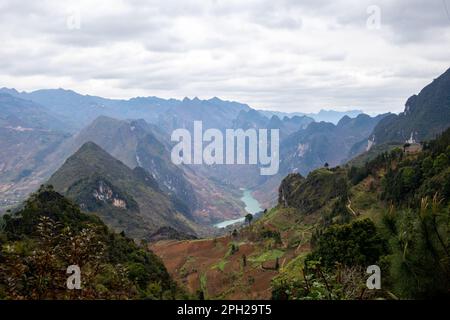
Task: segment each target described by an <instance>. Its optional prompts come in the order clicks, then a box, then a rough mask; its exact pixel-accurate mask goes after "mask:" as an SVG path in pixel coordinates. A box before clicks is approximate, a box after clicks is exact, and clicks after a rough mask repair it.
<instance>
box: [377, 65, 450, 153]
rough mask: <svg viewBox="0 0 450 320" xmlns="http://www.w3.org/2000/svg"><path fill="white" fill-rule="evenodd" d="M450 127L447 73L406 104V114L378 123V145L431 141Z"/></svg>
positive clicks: (448, 79) (448, 71)
mask: <svg viewBox="0 0 450 320" xmlns="http://www.w3.org/2000/svg"><path fill="white" fill-rule="evenodd" d="M449 126H450V69H448V70H447V71H446V72H445V73H444V74H442V75H441V76H439V77H438V78H437V79H435V80H434V81H433V82H432V83H430V84H429V85H428V86H426V87H425V88H423V89H422V91H420V93H419V94H418V95H413V96H412V97H410V98H409V99H408V101H406V105H405V111H404V112H402V113H401V114H399V115H398V116H397V115H390V116H388V117H386V118H385V119H383V120H382V121H380V123H379V124H378V125H377V126H376V127H375V129H374V131H373V136H374V139H375V142H376V143H377V144H382V143H386V142H394V141H395V142H406V141H407V140H415V141H417V142H419V141H424V140H429V139H433V138H434V137H436V135H437V134H439V133H441V132H443V131H444V130H445V129H447V128H448V127H449Z"/></svg>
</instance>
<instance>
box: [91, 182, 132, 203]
mask: <svg viewBox="0 0 450 320" xmlns="http://www.w3.org/2000/svg"><path fill="white" fill-rule="evenodd" d="M92 195H93V196H94V198H95V199H96V200H99V201H103V202H108V203H111V204H112V205H113V206H114V207H116V208H121V209H127V203H126V201H125V200H123V199H121V198H120V197H119V196H118V195H117V194H116V193H114V192H113V190H112V189H111V187H110V186H108V185H107V184H106V183H105V182H104V181H99V183H98V187H97V189H95V190H94V192H93V193H92Z"/></svg>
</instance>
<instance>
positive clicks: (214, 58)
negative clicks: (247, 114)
mask: <svg viewBox="0 0 450 320" xmlns="http://www.w3.org/2000/svg"><path fill="white" fill-rule="evenodd" d="M449 11H450V0H421V1H419V0H390V1H381V0H371V1H365V0H346V1H344V0H333V1H324V0H306V1H302V0H245V1H243V0H182V1H180V0H164V1H153V0H145V1H144V0H129V1H125V0H123V1H119V0H106V1H92V0H89V1H85V0H78V1H61V0H59V1H45V0H43V1H22V0H11V1H10V0H0V41H1V44H0V87H8V88H12V87H13V88H16V89H17V90H26V91H32V90H36V89H42V88H65V89H72V90H75V91H77V92H80V93H83V94H91V95H98V96H103V97H108V98H131V97H135V96H158V97H162V98H179V99H181V98H183V97H186V96H187V97H191V98H192V97H199V98H201V99H207V98H211V97H214V96H217V97H220V98H222V99H226V100H234V101H239V102H243V103H247V104H249V105H250V106H252V107H254V108H257V109H270V110H278V111H285V112H317V111H318V110H320V109H334V110H348V109H362V110H364V111H365V112H367V113H369V114H377V113H383V112H388V111H390V112H400V111H402V110H403V108H404V103H405V101H406V99H407V98H408V97H409V96H411V95H413V94H416V93H418V92H419V91H420V90H421V89H422V88H423V87H424V86H425V85H427V84H428V83H430V82H431V81H432V80H433V79H434V78H436V77H438V76H439V75H440V74H442V73H443V72H445V70H447V69H448V68H449V67H450V14H449Z"/></svg>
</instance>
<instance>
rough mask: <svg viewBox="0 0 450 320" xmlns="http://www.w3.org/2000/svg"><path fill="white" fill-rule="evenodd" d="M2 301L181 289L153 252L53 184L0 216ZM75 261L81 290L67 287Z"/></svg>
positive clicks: (156, 295)
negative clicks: (75, 202) (113, 230)
mask: <svg viewBox="0 0 450 320" xmlns="http://www.w3.org/2000/svg"><path fill="white" fill-rule="evenodd" d="M0 226H1V228H0V299H14V300H21V299H27V300H28V299H143V298H145V299H173V298H176V297H179V294H180V293H181V292H180V290H179V289H178V288H177V286H176V284H175V283H174V282H173V280H172V279H171V277H170V275H169V274H168V272H167V270H166V268H165V267H164V265H163V264H162V262H161V261H160V259H159V258H158V257H156V256H155V255H154V254H153V253H152V252H151V251H149V250H148V249H147V248H145V247H143V246H138V245H136V244H135V242H134V241H133V240H131V239H129V238H126V237H125V236H124V235H123V234H117V233H114V232H112V231H110V229H108V227H107V226H106V225H105V224H104V223H103V222H102V221H101V220H100V219H99V218H98V217H96V216H95V215H92V214H87V213H84V212H82V211H80V208H79V207H78V206H77V205H75V204H74V203H73V202H72V201H70V200H68V199H67V198H65V197H63V196H62V195H60V194H59V193H57V192H55V191H54V190H53V189H52V188H50V187H41V188H40V189H39V191H38V192H37V193H35V194H33V195H32V196H30V198H29V199H28V200H27V201H26V202H25V203H24V205H23V207H22V208H21V209H20V210H18V211H17V212H15V213H13V214H6V215H4V216H3V217H1V218H0ZM71 265H77V266H78V267H79V268H80V271H81V290H68V289H67V286H66V281H67V278H68V277H69V276H70V274H66V270H67V268H68V267H69V266H71Z"/></svg>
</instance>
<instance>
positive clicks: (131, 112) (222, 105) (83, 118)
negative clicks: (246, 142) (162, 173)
mask: <svg viewBox="0 0 450 320" xmlns="http://www.w3.org/2000/svg"><path fill="white" fill-rule="evenodd" d="M2 92H3V93H8V94H11V95H13V96H15V97H19V98H22V99H27V100H31V101H33V102H35V103H39V104H41V105H43V106H45V107H46V108H47V109H48V110H50V111H51V112H52V114H53V115H54V116H55V117H58V118H59V119H60V120H61V121H64V122H65V123H66V128H67V130H70V131H72V132H73V131H77V130H79V129H81V128H83V127H85V126H87V125H88V124H89V123H91V122H92V121H94V120H95V119H96V118H97V117H99V116H102V115H103V116H109V117H113V118H117V119H122V120H124V119H144V120H146V121H147V122H150V123H159V125H160V127H161V128H163V129H166V130H167V131H172V130H173V129H176V128H183V127H186V126H188V125H189V124H190V123H191V122H192V121H194V120H202V121H203V122H204V124H205V126H208V127H214V128H222V127H224V126H230V125H231V122H232V120H233V119H234V118H235V117H236V116H237V114H238V113H239V111H241V110H248V109H250V107H249V106H247V105H245V104H241V103H238V102H231V101H223V100H221V99H219V98H216V97H215V98H212V99H209V100H200V99H198V98H194V99H189V98H184V99H183V100H176V99H161V98H157V97H136V98H132V99H129V100H120V99H107V98H102V97H97V96H90V95H81V94H79V93H76V92H74V91H72V90H64V89H44V90H37V91H33V92H18V91H17V90H15V89H7V88H2V89H0V93H2Z"/></svg>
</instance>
